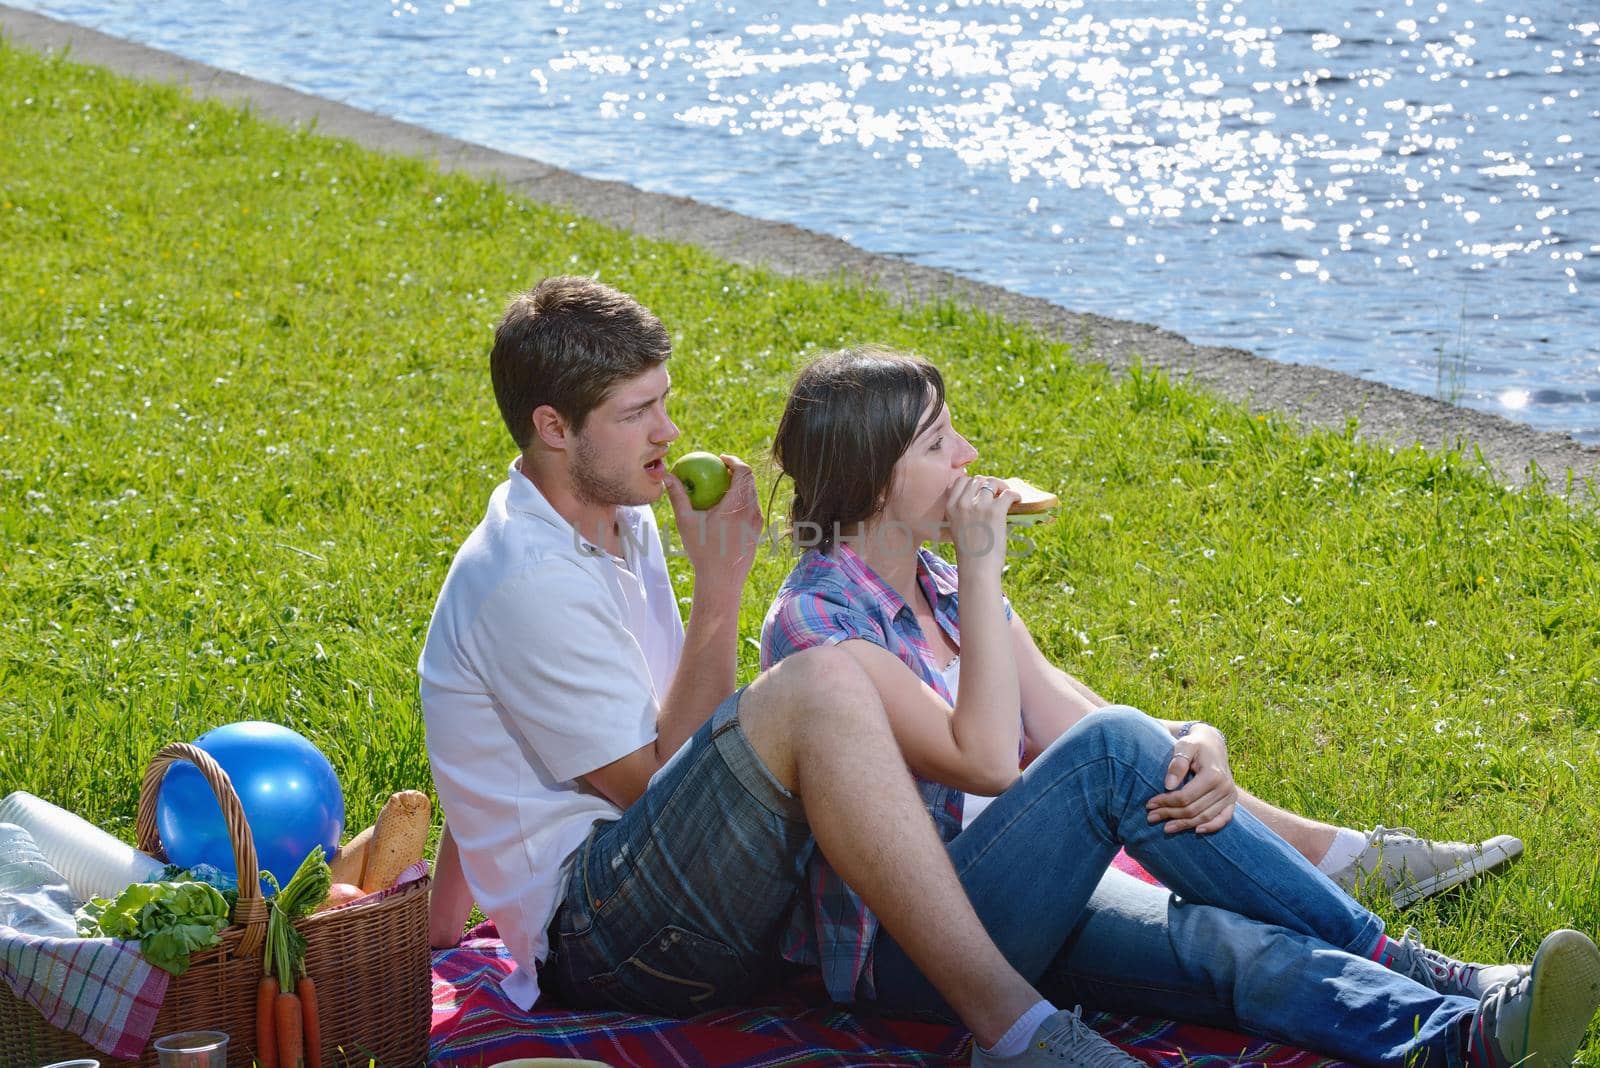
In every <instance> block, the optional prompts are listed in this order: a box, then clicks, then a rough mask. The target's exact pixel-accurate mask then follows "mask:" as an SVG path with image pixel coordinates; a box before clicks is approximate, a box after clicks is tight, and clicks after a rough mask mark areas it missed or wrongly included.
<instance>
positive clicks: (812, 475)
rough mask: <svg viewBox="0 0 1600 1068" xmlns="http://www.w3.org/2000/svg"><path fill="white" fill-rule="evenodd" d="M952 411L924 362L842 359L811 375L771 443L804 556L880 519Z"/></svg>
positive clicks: (868, 352)
mask: <svg viewBox="0 0 1600 1068" xmlns="http://www.w3.org/2000/svg"><path fill="white" fill-rule="evenodd" d="M930 402H931V404H932V408H931V409H929V404H930ZM943 408H944V378H943V377H942V376H941V375H940V374H939V370H938V368H936V367H934V366H933V364H931V363H929V362H928V361H927V360H924V359H922V358H921V357H920V356H910V355H907V354H905V353H902V352H895V351H893V350H891V349H884V348H876V347H870V346H869V347H863V348H854V349H843V350H841V351H839V352H831V353H829V354H827V355H826V356H822V357H819V358H818V359H816V360H814V361H813V362H812V363H811V364H809V365H808V366H807V367H806V368H805V369H804V370H802V371H801V372H800V375H799V377H798V378H796V379H795V382H794V386H793V387H792V388H791V389H790V390H789V400H788V403H787V404H785V405H784V408H783V418H782V419H781V420H779V421H778V433H777V437H776V439H775V440H774V441H773V443H772V458H773V460H774V461H775V462H776V463H777V465H778V468H779V470H780V471H781V472H782V473H783V474H785V475H788V476H789V477H790V478H791V479H792V480H793V481H794V502H793V504H792V506H791V508H790V512H789V534H790V536H791V537H792V538H794V540H795V544H796V546H798V547H801V548H811V547H816V548H819V549H821V550H822V551H823V552H829V551H831V550H832V548H833V546H834V544H835V543H836V542H837V541H838V539H839V538H840V537H841V536H848V535H849V534H852V533H855V532H856V531H857V530H858V529H859V527H860V524H862V523H863V522H865V521H866V520H868V519H871V518H872V517H873V516H874V515H876V514H877V513H878V510H879V509H881V508H882V507H883V502H884V499H885V497H887V496H888V493H889V487H890V483H891V482H892V481H893V479H894V465H895V462H896V461H897V460H899V459H900V457H901V456H902V455H903V454H904V453H905V451H906V449H908V448H910V446H911V442H912V441H913V440H914V439H915V438H916V436H917V435H918V434H920V433H922V431H923V430H925V429H927V427H929V426H931V425H932V424H933V423H934V422H936V421H937V420H938V418H939V413H940V411H941V410H942V409H943ZM925 411H926V412H929V414H928V416H927V418H924V417H923V413H924V412H925Z"/></svg>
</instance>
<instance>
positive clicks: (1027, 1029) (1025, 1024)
mask: <svg viewBox="0 0 1600 1068" xmlns="http://www.w3.org/2000/svg"><path fill="white" fill-rule="evenodd" d="M1056 1011H1057V1010H1056V1007H1055V1006H1054V1005H1052V1004H1050V1003H1049V1002H1048V1001H1039V1002H1038V1003H1036V1004H1035V1005H1034V1006H1033V1008H1031V1009H1029V1010H1028V1011H1027V1012H1025V1013H1023V1014H1022V1015H1021V1016H1018V1017H1017V1022H1016V1023H1014V1024H1012V1025H1011V1027H1010V1028H1009V1029H1008V1030H1007V1031H1006V1033H1005V1034H1003V1035H1001V1036H1000V1041H998V1042H996V1043H995V1044H994V1045H993V1046H991V1047H989V1048H988V1049H986V1050H984V1051H983V1052H985V1053H987V1054H989V1055H990V1056H991V1057H1015V1056H1016V1055H1017V1054H1019V1053H1021V1052H1022V1051H1023V1050H1025V1049H1027V1048H1028V1040H1029V1039H1030V1038H1032V1037H1033V1033H1034V1032H1035V1031H1037V1030H1039V1025H1040V1024H1042V1023H1044V1022H1045V1020H1047V1019H1049V1018H1050V1017H1051V1016H1054V1015H1055V1014H1056Z"/></svg>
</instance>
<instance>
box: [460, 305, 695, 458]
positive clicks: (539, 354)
mask: <svg viewBox="0 0 1600 1068" xmlns="http://www.w3.org/2000/svg"><path fill="white" fill-rule="evenodd" d="M670 355H672V341H671V339H670V338H669V337H668V336H667V330H666V327H664V326H662V325H661V320H660V319H657V318H656V317H655V316H654V315H652V314H650V312H649V310H647V309H646V308H645V307H644V306H643V305H641V304H640V303H639V302H638V301H636V300H634V299H633V298H632V297H630V296H628V295H627V294H626V293H623V292H620V291H618V290H615V289H612V288H611V287H610V286H608V285H602V284H601V283H599V282H596V281H595V280H594V279H592V278H579V277H575V276H572V275H561V276H557V277H553V278H546V279H545V280H544V281H542V282H540V283H539V284H538V285H536V286H534V287H533V288H532V289H530V290H528V291H527V292H526V293H522V294H519V295H518V296H516V297H513V298H512V300H511V303H510V304H509V305H508V306H507V307H506V313H505V315H504V316H502V317H501V319H500V325H499V326H497V327H495V331H494V347H493V348H492V349H490V350H489V377H490V378H491V379H492V380H493V382H494V399H495V400H496V401H497V402H498V403H499V405H500V417H501V418H502V419H504V420H505V423H506V429H507V430H510V431H511V436H512V438H514V439H515V440H516V443H517V448H519V449H526V448H527V447H528V443H529V442H530V441H532V440H533V436H534V432H533V420H532V416H533V412H534V409H536V408H539V407H541V406H542V405H546V404H548V405H550V407H552V408H554V409H555V410H556V411H557V412H558V413H560V415H561V417H562V418H563V419H565V420H566V421H567V422H568V423H569V424H570V425H571V426H572V429H573V430H574V431H579V430H582V429H583V424H584V421H585V420H586V419H588V418H589V413H590V412H592V411H594V410H595V409H596V408H598V407H599V406H600V405H601V404H602V403H603V402H604V401H605V399H606V396H607V394H609V393H610V392H611V389H612V387H613V386H615V385H616V384H617V383H619V382H622V381H625V380H627V379H629V378H633V377H635V376H636V375H639V374H642V373H643V372H645V371H648V370H649V369H650V368H652V367H654V366H655V365H657V364H659V363H661V362H662V361H663V360H665V359H666V358H667V357H668V356H670Z"/></svg>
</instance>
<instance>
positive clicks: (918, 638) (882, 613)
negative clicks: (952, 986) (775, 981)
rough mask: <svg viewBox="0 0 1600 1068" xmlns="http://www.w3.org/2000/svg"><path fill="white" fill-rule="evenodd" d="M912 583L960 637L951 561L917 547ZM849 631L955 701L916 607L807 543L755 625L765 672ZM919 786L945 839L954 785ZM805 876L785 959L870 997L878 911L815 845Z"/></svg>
mask: <svg viewBox="0 0 1600 1068" xmlns="http://www.w3.org/2000/svg"><path fill="white" fill-rule="evenodd" d="M917 583H918V584H919V585H920V586H921V587H922V592H923V594H924V595H925V596H926V597H927V599H928V604H929V605H931V606H932V608H933V618H934V620H935V622H937V623H938V624H939V628H940V629H941V630H943V631H944V633H945V634H946V635H947V636H948V637H949V638H950V640H951V641H952V642H954V643H955V644H957V645H960V643H961V609H960V596H959V593H958V591H957V584H956V569H955V567H954V565H952V564H950V563H949V562H948V561H946V560H945V559H944V558H942V557H940V556H938V555H937V554H935V553H932V552H930V551H929V550H927V549H919V550H918V552H917ZM1001 600H1002V602H1004V605H1005V612H1006V618H1007V619H1010V618H1011V604H1010V602H1009V601H1005V599H1004V598H1003V597H1002V598H1001ZM852 638H859V639H862V640H865V641H869V642H871V643H872V644H873V645H877V646H880V647H882V648H883V649H886V650H887V651H889V652H891V653H893V654H894V655H895V656H897V657H899V658H900V660H901V662H902V663H904V664H905V665H906V666H907V667H909V668H910V669H911V670H912V671H914V672H916V673H917V675H918V677H919V678H921V679H922V681H923V682H926V683H927V684H928V685H929V686H930V687H932V688H933V691H934V692H935V693H937V694H938V695H939V696H940V697H943V698H944V699H945V701H947V702H949V703H950V704H952V705H953V704H955V695H954V694H952V693H951V692H950V688H949V686H948V685H947V684H946V683H945V680H944V676H943V675H941V674H940V673H939V672H938V671H937V670H936V669H935V668H934V666H933V659H934V658H933V653H932V650H931V648H930V647H929V645H928V642H927V638H926V637H925V636H924V635H923V633H922V628H921V626H919V625H918V623H917V619H916V615H915V613H914V612H913V611H912V609H911V606H910V605H908V604H906V602H905V600H904V599H903V598H902V597H901V596H900V594H899V593H898V592H897V591H896V590H895V588H894V587H893V586H891V585H889V584H888V583H887V582H885V581H883V579H881V578H879V577H878V574H877V573H876V572H875V571H873V570H872V568H871V567H870V566H868V564H867V562H866V561H865V560H863V559H861V557H860V555H859V554H858V553H857V552H856V551H855V550H854V549H852V548H851V547H850V546H849V545H848V544H846V543H844V542H839V543H838V544H837V545H836V546H835V547H834V549H833V551H832V552H829V553H822V552H818V551H817V550H815V549H813V550H811V551H810V552H808V553H806V554H805V555H804V556H802V557H801V558H800V561H799V562H798V563H796V564H795V566H794V570H793V571H791V572H789V577H788V578H787V579H785V580H784V583H783V588H782V589H780V590H779V591H778V596H777V597H776V598H775V599H774V600H773V602H772V608H771V609H769V610H768V612H767V618H766V621H765V622H764V623H763V624H762V626H761V669H762V670H763V671H765V670H766V669H767V668H769V667H771V666H772V665H773V664H776V663H778V662H779V661H780V660H783V659H784V658H785V657H788V656H791V655H793V654H794V653H797V652H799V651H800V650H802V649H809V648H811V647H812V646H817V645H833V644H834V643H836V642H842V641H846V640H848V639H852ZM1018 757H1019V758H1020V757H1021V753H1020V752H1019V753H1018ZM917 790H918V792H919V793H920V794H921V795H922V801H923V804H924V805H926V806H927V809H928V812H929V813H930V814H931V815H932V816H933V822H934V826H935V828H936V829H937V830H938V832H939V837H940V838H942V839H944V840H945V841H946V842H948V841H950V840H951V839H952V838H954V837H955V836H956V835H957V834H960V833H961V806H962V799H963V794H962V792H961V791H960V790H956V789H953V788H951V787H949V786H945V785H944V784H943V783H937V782H929V781H927V780H923V779H919V780H917ZM806 882H807V886H808V891H809V892H808V893H807V895H806V897H805V898H803V899H802V900H801V901H800V903H799V904H798V905H797V906H796V908H795V912H794V916H793V917H792V918H791V922H790V924H789V929H788V931H787V933H786V934H785V936H784V940H783V955H784V958H785V959H786V960H792V961H795V962H796V963H799V964H815V965H817V966H818V967H820V968H821V969H822V980H823V983H824V984H825V985H826V986H827V989H828V993H829V994H830V995H831V996H832V997H833V999H834V1000H835V1001H854V1000H856V999H857V998H860V999H862V1000H867V1001H870V1000H872V999H873V998H874V997H875V996H876V988H875V985H874V983H873V978H872V967H871V955H872V940H873V937H874V936H875V935H876V934H877V931H878V918H877V917H876V916H874V915H873V914H872V911H871V910H870V909H868V908H867V906H866V903H865V902H863V901H862V900H861V898H860V896H858V895H857V894H856V892H855V891H854V890H852V889H850V887H849V886H847V885H846V884H845V882H844V880H843V879H841V878H839V876H838V875H837V874H836V873H835V872H834V870H833V868H832V867H831V866H830V865H829V864H828V862H827V861H826V860H824V859H823V858H822V854H821V853H820V852H817V853H815V854H814V855H813V857H812V860H811V863H810V865H809V866H808V867H807V869H806Z"/></svg>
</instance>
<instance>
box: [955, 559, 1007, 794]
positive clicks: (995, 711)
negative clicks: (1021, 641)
mask: <svg viewBox="0 0 1600 1068" xmlns="http://www.w3.org/2000/svg"><path fill="white" fill-rule="evenodd" d="M955 698H956V702H955V709H954V710H953V711H952V713H951V716H950V728H951V731H952V732H953V734H954V735H955V741H956V745H957V746H958V747H959V748H960V749H961V751H962V752H964V753H969V754H972V755H973V756H974V757H975V758H976V760H975V762H976V763H978V764H979V765H980V766H982V767H983V768H985V769H990V770H992V772H993V774H994V776H995V780H994V782H993V783H992V785H994V786H995V787H996V791H995V792H997V793H998V792H999V791H1000V790H1003V789H1005V788H1006V787H1007V786H1009V785H1010V784H1011V781H1012V780H1013V779H1015V778H1016V775H1017V753H1018V748H1019V746H1020V744H1021V741H1022V718H1021V715H1020V710H1021V708H1022V697H1021V691H1020V685H1019V682H1018V679H1017V661H1016V655H1015V653H1014V652H1013V650H1012V646H1011V637H1010V633H1009V628H1008V625H1007V623H1006V617H1005V604H1004V598H1003V597H1002V595H1001V591H1000V579H999V575H998V574H996V575H993V576H991V575H989V574H988V573H987V572H979V573H978V574H976V575H974V576H972V578H971V579H970V580H969V579H968V578H967V576H966V575H963V576H962V582H961V680H960V683H959V686H958V688H957V693H956V695H955Z"/></svg>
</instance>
